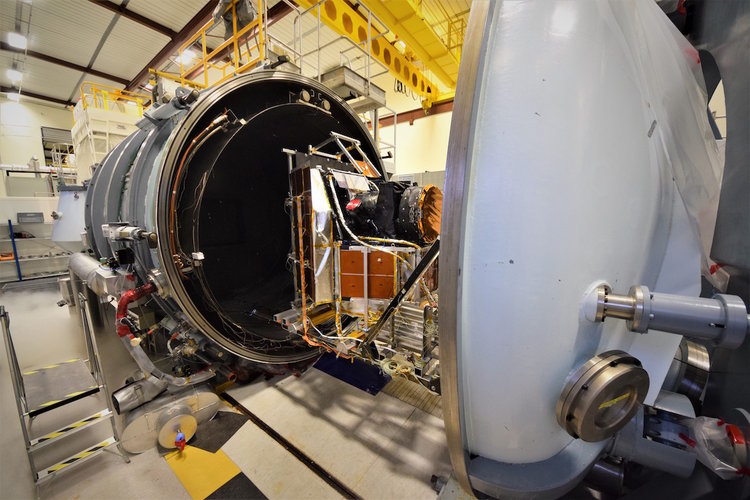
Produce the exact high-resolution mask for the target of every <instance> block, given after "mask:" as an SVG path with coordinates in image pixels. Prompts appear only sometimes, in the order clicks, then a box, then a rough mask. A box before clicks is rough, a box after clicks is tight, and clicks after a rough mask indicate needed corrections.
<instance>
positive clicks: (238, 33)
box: [149, 0, 266, 89]
mask: <svg viewBox="0 0 750 500" xmlns="http://www.w3.org/2000/svg"><path fill="white" fill-rule="evenodd" d="M265 7H266V6H265V0H258V16H257V17H256V18H255V19H254V20H253V21H252V22H250V23H248V24H247V25H246V26H244V27H242V28H241V29H237V28H238V27H237V0H234V1H233V2H232V3H231V4H230V5H228V6H227V8H226V10H225V11H224V13H227V12H229V11H231V13H232V36H230V37H228V38H227V39H226V40H224V41H223V42H222V43H220V44H219V45H218V46H217V47H215V48H213V49H211V48H210V47H209V46H208V45H207V43H206V39H207V38H208V37H209V36H210V34H209V33H210V31H211V30H212V29H214V28H215V27H216V26H217V24H216V22H215V21H214V19H213V18H212V19H210V20H209V21H208V22H207V23H206V24H204V25H203V26H202V27H201V28H200V29H198V31H197V32H196V33H195V34H194V35H193V36H191V37H190V38H188V39H187V40H186V41H185V43H183V44H182V45H181V46H180V47H179V48H178V50H177V62H178V63H179V66H180V70H179V74H173V73H167V72H164V71H157V70H155V69H151V70H149V71H150V73H151V74H152V75H155V76H159V77H163V78H167V79H170V80H174V81H176V82H179V83H180V84H181V85H183V86H185V85H187V86H190V87H193V88H197V89H205V88H208V87H209V86H211V85H216V84H219V83H222V82H224V81H226V80H228V79H230V78H232V77H233V76H235V75H239V74H242V73H244V72H245V71H248V70H250V69H253V68H254V67H255V66H256V65H257V64H258V63H259V62H261V61H263V60H264V59H265V58H266V33H265V32H266V30H265V24H266V19H265V15H266V8H265ZM253 30H255V32H253ZM253 35H254V37H255V43H254V44H253V45H252V48H251V46H250V45H249V44H248V43H247V41H248V39H250V38H251V36H253ZM243 45H244V48H243ZM196 46H197V47H196ZM230 47H231V56H230V57H229V61H222V59H223V58H224V55H225V52H226V49H227V48H230ZM193 49H198V50H199V51H200V55H199V57H198V58H197V62H195V63H194V64H191V65H190V66H188V64H190V62H189V61H187V59H189V58H188V57H187V54H189V53H190V52H189V51H192V50H193ZM252 49H257V56H255V57H253V56H252ZM243 60H247V62H244V63H243V62H242V61H243ZM209 70H215V71H217V72H221V76H219V78H218V79H217V80H215V81H212V82H210V83H209ZM201 75H202V78H200V79H199V77H200V76H201Z"/></svg>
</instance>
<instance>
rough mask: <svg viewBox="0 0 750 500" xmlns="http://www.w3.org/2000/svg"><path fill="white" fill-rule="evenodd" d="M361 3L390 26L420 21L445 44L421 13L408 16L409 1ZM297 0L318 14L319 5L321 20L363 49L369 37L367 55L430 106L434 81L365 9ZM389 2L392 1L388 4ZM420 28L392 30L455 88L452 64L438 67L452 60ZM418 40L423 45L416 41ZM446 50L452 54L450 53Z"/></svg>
mask: <svg viewBox="0 0 750 500" xmlns="http://www.w3.org/2000/svg"><path fill="white" fill-rule="evenodd" d="M361 3H362V5H364V6H365V7H366V8H369V9H371V10H372V13H373V14H375V16H377V17H378V18H379V19H380V20H381V21H382V22H383V23H384V24H385V25H386V26H388V28H389V29H391V30H394V28H398V29H399V30H400V31H405V30H408V29H409V27H410V26H414V23H418V24H419V23H421V24H420V26H421V28H426V30H427V31H429V32H430V33H432V35H433V37H434V38H435V39H436V40H437V41H438V42H439V44H440V45H442V46H443V48H444V47H445V46H444V45H443V43H442V41H440V39H439V38H438V37H437V35H435V34H434V32H433V31H432V28H430V27H429V26H428V25H427V24H426V23H425V22H424V19H421V16H417V15H415V16H411V15H409V14H408V12H409V11H411V12H415V7H414V6H413V5H412V2H410V1H407V0H391V1H387V2H380V1H379V0H370V1H368V2H366V3H365V2H361ZM297 4H298V5H299V6H300V7H303V8H306V9H308V10H310V11H311V12H312V13H314V14H315V15H317V10H314V9H319V11H320V20H321V22H323V23H324V24H325V25H326V26H328V27H329V28H331V29H333V30H334V31H335V32H337V33H339V34H340V35H343V36H346V37H348V38H350V39H352V40H353V41H354V42H356V43H359V44H361V45H364V47H363V48H364V49H365V50H368V40H369V52H370V55H371V56H372V57H373V58H375V59H377V60H378V61H380V62H381V63H383V64H384V65H385V66H386V67H387V68H388V69H389V70H390V72H391V74H393V75H394V76H395V77H396V78H398V79H399V80H401V81H402V82H403V83H404V84H406V85H407V86H408V87H409V88H410V89H411V90H412V91H414V93H415V94H416V95H418V96H420V97H421V98H422V99H423V106H424V107H425V108H428V107H430V106H431V105H432V103H433V102H434V101H436V100H437V99H438V95H439V90H438V87H437V85H436V84H435V82H434V81H432V80H431V79H429V78H427V76H425V75H424V73H423V72H422V70H421V69H420V68H418V67H417V66H416V65H414V63H412V62H411V61H410V60H409V58H408V57H406V56H405V55H404V54H402V53H401V51H400V50H399V49H398V48H397V47H396V46H394V45H393V44H392V43H391V42H389V41H388V40H386V39H385V37H384V36H382V35H383V34H382V33H381V32H380V31H378V29H377V28H376V27H375V25H374V24H373V20H372V19H369V20H368V13H367V12H362V11H358V10H357V9H355V8H353V7H352V6H351V5H350V4H349V3H348V2H346V0H324V1H320V2H319V1H316V0H297ZM375 4H377V5H375ZM390 4H394V5H392V6H391V5H390ZM402 4H404V5H402ZM405 4H408V5H405ZM386 5H387V6H386ZM381 12H382V13H383V14H384V16H383V17H381V16H380V13H381ZM404 12H407V14H404ZM397 16H400V17H397ZM399 20H400V21H399ZM394 23H395V24H394ZM378 24H379V23H378ZM421 28H420V29H418V30H417V31H415V33H414V34H413V35H414V36H411V35H410V36H409V38H407V37H406V36H403V37H402V36H401V34H399V33H398V32H395V31H394V33H396V34H397V35H398V36H399V38H400V39H402V40H403V41H404V43H406V44H407V45H408V46H409V48H410V49H412V50H413V52H414V54H415V55H417V56H418V57H419V58H420V59H422V60H423V62H424V64H425V67H426V68H428V69H430V70H431V71H433V73H435V74H436V75H437V76H438V77H439V78H440V79H441V80H443V79H444V78H445V79H446V80H445V81H444V83H446V85H448V86H449V87H450V88H451V90H453V89H454V88H455V75H454V76H452V77H451V72H452V66H449V68H450V69H449V71H445V70H444V69H443V68H442V67H440V64H441V63H446V64H448V65H450V64H451V61H450V60H448V59H445V60H444V59H443V56H444V55H442V53H441V52H440V50H439V48H435V46H434V44H433V43H428V38H429V35H428V34H427V33H426V31H425V29H421ZM368 31H369V33H368ZM368 34H369V38H368ZM420 40H421V41H422V42H423V43H424V44H425V45H422V44H420V43H418V42H419V41H420ZM445 52H446V53H448V50H447V49H445ZM433 54H434V55H433ZM448 54H449V55H450V56H451V57H453V56H452V54H450V53H448ZM453 61H454V62H455V58H453ZM455 74H456V75H457V74H458V62H455Z"/></svg>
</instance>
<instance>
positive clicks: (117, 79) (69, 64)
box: [0, 42, 128, 85]
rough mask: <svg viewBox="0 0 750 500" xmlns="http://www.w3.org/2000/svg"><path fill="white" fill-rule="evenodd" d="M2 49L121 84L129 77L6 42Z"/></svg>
mask: <svg viewBox="0 0 750 500" xmlns="http://www.w3.org/2000/svg"><path fill="white" fill-rule="evenodd" d="M0 50H7V51H8V52H15V53H16V54H21V55H23V54H24V53H25V54H26V55H27V56H29V57H33V58H34V59H39V60H41V61H46V62H48V63H52V64H57V65H58V66H62V67H64V68H68V69H73V70H76V71H81V72H83V73H89V74H91V75H94V76H98V77H100V78H106V79H107V80H112V81H113V82H117V83H119V84H120V85H127V84H128V79H127V78H122V77H119V76H115V75H110V74H109V73H105V72H104V71H99V70H96V69H93V68H87V67H86V66H81V65H80V64H75V63H72V62H70V61H65V60H63V59H58V58H57V57H53V56H50V55H47V54H42V53H41V52H36V51H34V50H26V51H24V50H21V49H17V48H15V47H11V46H10V45H8V44H7V43H5V42H0Z"/></svg>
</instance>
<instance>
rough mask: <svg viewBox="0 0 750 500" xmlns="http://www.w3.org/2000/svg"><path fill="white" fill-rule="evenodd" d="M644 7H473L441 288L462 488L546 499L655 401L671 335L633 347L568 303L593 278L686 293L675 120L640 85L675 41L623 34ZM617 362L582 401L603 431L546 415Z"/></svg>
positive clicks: (446, 378)
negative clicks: (585, 371)
mask: <svg viewBox="0 0 750 500" xmlns="http://www.w3.org/2000/svg"><path fill="white" fill-rule="evenodd" d="M646 3H647V2H642V3H640V4H638V3H633V4H632V8H631V7H622V6H621V7H619V9H620V10H622V9H623V8H625V9H628V8H631V12H630V13H629V14H630V15H628V16H623V15H622V13H615V12H613V7H612V6H611V5H610V3H609V2H606V1H599V2H569V1H558V2H501V1H498V2H480V3H478V4H475V5H473V9H472V13H471V16H470V24H469V30H468V34H467V38H466V40H465V42H464V49H463V56H462V57H463V60H462V65H461V72H460V75H459V83H458V89H457V94H456V102H455V106H454V113H453V122H452V125H451V139H450V144H449V151H448V164H447V177H446V189H445V211H444V214H445V215H444V217H443V221H444V222H443V226H442V235H443V250H442V253H443V255H442V256H441V277H440V282H441V284H442V285H443V286H442V287H441V292H442V293H441V326H440V328H441V332H440V335H441V338H440V345H441V367H442V380H443V397H444V408H445V420H446V429H447V434H448V440H449V447H450V450H451V459H452V462H453V465H454V468H455V471H456V475H457V477H458V479H459V481H460V482H461V483H462V485H463V486H464V487H466V488H470V487H472V488H474V489H476V490H479V491H482V492H484V493H487V494H490V495H492V496H514V495H521V496H528V495H535V496H553V497H554V496H559V495H561V494H563V493H565V492H566V491H568V490H569V489H571V488H572V487H574V486H575V485H576V484H577V482H578V481H579V480H580V479H581V478H582V477H583V476H584V475H585V474H586V472H587V471H588V469H589V468H590V467H591V465H592V464H593V462H594V461H595V460H596V459H597V457H598V456H599V455H600V453H601V452H602V450H603V449H604V447H605V445H606V444H607V443H608V438H609V437H610V436H611V432H613V431H614V430H616V429H618V428H619V427H622V425H624V424H625V423H627V420H629V419H630V417H632V411H634V410H633V408H635V407H636V406H637V405H640V404H641V403H643V402H644V400H645V401H646V403H649V402H653V400H654V399H655V397H656V394H657V393H658V390H659V388H660V387H661V385H662V382H663V380H664V377H665V375H666V370H667V368H668V366H669V364H670V362H671V360H672V357H673V355H674V352H675V350H676V348H677V346H678V344H679V341H680V337H679V336H678V335H672V334H666V333H660V332H652V333H650V334H649V338H648V339H647V340H644V339H643V338H639V334H637V333H633V332H630V331H627V329H626V326H625V324H624V322H622V321H608V322H605V323H594V322H591V321H588V320H587V319H586V317H585V315H584V312H583V309H582V303H583V302H584V301H583V298H584V296H586V294H587V292H589V291H591V289H592V287H593V286H594V285H596V284H602V283H606V284H608V285H609V286H611V287H613V288H615V289H622V288H624V289H626V290H627V289H628V288H629V287H630V286H631V285H634V284H645V285H646V286H648V287H650V288H651V289H654V288H655V287H656V288H658V287H659V285H661V284H664V286H663V287H662V290H664V291H669V292H679V293H686V294H693V295H697V294H698V291H699V276H700V275H699V272H700V255H701V251H700V246H699V240H698V238H697V236H695V235H694V233H693V232H692V229H691V225H690V221H689V212H690V206H688V210H687V211H686V208H685V204H684V203H683V198H682V197H681V196H680V191H679V190H678V186H677V185H676V184H675V181H674V180H673V168H674V166H673V165H672V164H670V158H669V155H668V152H667V151H665V149H668V148H665V144H664V141H665V137H664V135H665V133H664V131H663V130H661V129H659V128H658V127H662V128H669V127H671V126H672V124H670V122H669V117H668V116H663V115H660V114H659V112H661V111H662V110H663V109H664V108H663V107H658V106H654V105H652V102H651V100H652V99H659V98H661V97H663V96H661V95H658V93H656V94H655V93H654V89H653V88H652V87H649V86H648V85H646V84H645V83H644V80H643V68H644V67H648V66H649V64H653V61H649V58H653V57H655V56H653V55H652V52H654V51H655V52H658V51H659V50H671V51H673V50H675V48H676V47H677V45H676V43H675V40H674V39H663V40H662V42H663V44H664V45H663V46H662V45H660V46H647V45H646V44H647V43H648V40H643V41H642V46H640V47H636V46H634V45H633V44H632V43H628V42H626V41H625V38H626V37H627V36H631V37H632V36H633V34H634V33H635V32H636V31H637V30H630V29H628V27H627V26H624V25H625V24H627V23H635V22H636V21H637V20H638V16H637V15H635V12H636V11H637V12H638V14H639V15H644V14H645V15H647V16H651V15H653V16H662V17H663V15H662V14H661V12H660V11H659V10H658V8H657V7H656V6H655V5H652V6H648V5H646ZM636 4H637V5H636ZM627 5H628V6H630V5H631V3H628V4H627ZM651 7H653V9H651ZM662 21H663V22H664V23H668V22H669V21H668V20H667V19H666V17H664V18H663V20H659V19H657V20H656V21H655V22H657V23H659V22H662ZM665 29H667V28H665ZM670 40H671V43H672V45H669V43H670ZM631 41H632V40H631ZM678 52H679V50H678ZM660 57H664V56H663V55H662V56H660ZM688 72H689V70H688ZM672 83H674V84H675V85H693V86H694V85H695V83H696V82H695V80H692V81H691V82H684V83H680V81H679V80H678V81H676V82H672ZM661 90H663V91H665V92H666V91H673V90H674V91H680V89H670V88H669V87H668V86H664V87H663V88H662V89H661ZM704 118H705V111H704ZM662 122H664V123H662ZM680 133H681V131H680V130H669V134H677V135H679V134H680ZM667 135H668V134H667ZM660 291H661V290H660ZM644 338H645V337H644ZM613 352H614V353H619V354H616V355H617V356H619V357H618V359H621V360H627V361H626V362H627V369H624V368H623V365H620V367H619V368H618V370H619V371H618V374H617V376H618V377H622V378H621V379H618V380H622V381H623V382H622V385H617V384H615V385H612V386H608V385H602V384H604V380H605V379H608V378H609V376H610V375H612V373H608V372H607V371H606V370H605V371H604V372H602V374H603V375H604V378H599V379H596V378H592V379H591V380H592V381H595V380H598V382H597V383H598V384H600V386H599V387H600V389H601V392H600V393H598V396H597V397H598V398H599V399H595V398H592V399H591V400H590V402H589V403H587V404H594V403H595V405H596V408H598V409H599V410H598V411H600V412H601V415H598V416H597V415H595V414H593V413H592V414H588V417H591V418H592V420H591V425H600V426H601V427H602V428H606V429H608V430H609V431H608V432H605V433H601V432H598V431H596V432H595V429H594V428H593V427H591V429H590V430H591V432H587V433H586V436H587V437H589V439H587V440H584V439H575V438H574V437H573V435H575V434H576V433H575V432H571V431H570V430H568V432H566V430H565V429H564V427H566V426H565V424H564V422H563V423H562V424H561V423H559V422H558V421H557V418H556V414H557V412H558V408H557V405H558V400H559V399H560V398H561V394H562V393H563V389H564V387H566V383H568V384H569V383H571V377H572V376H576V371H577V370H579V369H581V367H583V366H584V365H585V363H587V361H589V360H592V365H596V366H597V367H598V368H597V370H598V369H603V365H602V364H597V363H599V361H600V359H599V358H597V359H593V358H595V356H597V355H599V354H601V355H602V356H611V355H613V354H611V353H613ZM631 358H632V359H631ZM619 362H621V361H618V363H619ZM606 364H607V363H604V365H606ZM615 364H617V363H615ZM589 376H591V377H593V375H592V374H589ZM644 377H645V378H644ZM581 380H582V382H581V383H582V384H583V383H584V382H583V381H585V378H582V379H581ZM573 382H575V381H573ZM644 382H645V384H644ZM629 391H635V392H632V393H631V392H629ZM633 398H636V399H637V400H636V399H633ZM568 407H569V408H573V407H574V406H568ZM605 414H606V415H605ZM571 415H572V413H571ZM613 416H614V417H616V419H615V420H612V418H614V417H613ZM617 419H620V420H622V421H618V420H617ZM563 420H564V419H563Z"/></svg>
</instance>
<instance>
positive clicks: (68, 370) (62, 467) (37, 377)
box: [0, 293, 130, 497]
mask: <svg viewBox="0 0 750 500" xmlns="http://www.w3.org/2000/svg"><path fill="white" fill-rule="evenodd" d="M78 297H79V300H80V302H81V322H82V324H83V333H84V337H85V340H86V350H87V354H88V359H68V360H65V361H62V362H58V363H53V364H50V365H47V366H43V367H40V368H36V369H29V370H25V371H21V369H20V367H19V364H18V358H17V357H16V351H15V348H14V346H13V338H12V337H11V333H10V315H9V314H8V311H6V310H5V306H3V305H0V326H1V327H2V332H3V340H4V342H5V351H6V354H7V356H8V366H9V369H10V374H11V379H12V382H13V392H14V393H15V397H16V407H17V409H18V418H19V419H20V421H21V430H22V432H23V437H24V441H25V443H26V454H27V456H28V459H29V465H30V466H31V474H32V477H33V479H34V486H35V488H36V493H37V497H39V493H40V487H41V485H42V484H43V483H45V482H46V481H49V480H51V479H52V478H54V477H55V476H56V475H58V474H62V473H64V472H67V471H69V470H71V469H74V468H75V467H77V466H78V465H81V464H82V463H85V462H87V461H89V460H91V459H92V458H94V457H96V456H98V455H100V454H101V453H103V452H105V451H112V450H110V448H111V447H116V448H117V454H119V455H120V456H121V457H122V458H123V460H125V462H126V463H129V462H130V459H129V458H128V455H127V454H126V453H125V451H124V450H123V449H122V446H121V445H120V438H119V436H118V433H117V427H116V423H115V415H114V412H113V409H112V403H111V402H110V398H109V396H108V395H109V391H108V390H107V384H106V382H105V380H104V376H103V374H102V370H101V365H100V363H99V351H98V349H97V346H96V339H95V338H94V335H93V332H92V326H91V325H92V321H91V315H90V312H89V309H88V304H87V302H86V297H85V296H84V295H83V294H82V293H80V294H79V295H78ZM100 392H102V393H103V394H104V400H105V401H106V407H105V408H101V409H99V410H98V411H96V412H94V413H93V414H88V415H84V416H82V418H80V419H79V420H76V421H74V422H70V423H68V424H66V425H63V426H61V427H60V428H59V429H56V430H54V431H52V432H47V433H45V434H43V435H41V436H32V432H31V423H32V421H33V419H34V418H35V417H37V416H39V415H41V414H43V413H46V412H51V411H54V410H55V409H57V408H60V407H63V406H65V405H69V404H71V403H73V402H75V401H78V400H80V399H83V398H86V397H90V396H95V395H96V394H98V393H100ZM102 422H109V423H110V425H111V427H112V435H111V436H109V437H108V438H106V439H103V440H100V441H98V442H96V443H89V444H87V445H85V446H82V447H81V448H80V450H79V451H77V452H75V453H73V454H72V455H70V456H69V457H67V458H65V459H63V460H60V461H59V462H57V463H56V464H54V465H51V466H48V467H41V468H37V465H36V463H35V460H34V455H35V453H36V452H37V451H39V450H40V449H42V448H46V447H49V446H53V445H54V444H56V443H57V444H59V443H60V442H62V441H63V440H65V439H66V438H68V437H70V436H72V435H74V434H76V433H77V432H79V431H81V430H83V429H86V428H88V427H91V426H94V425H97V424H99V423H102ZM67 442H68V443H71V441H69V440H68V441H67ZM113 453H114V452H113Z"/></svg>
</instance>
